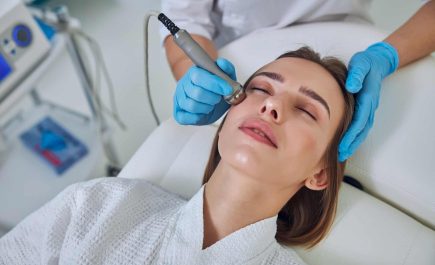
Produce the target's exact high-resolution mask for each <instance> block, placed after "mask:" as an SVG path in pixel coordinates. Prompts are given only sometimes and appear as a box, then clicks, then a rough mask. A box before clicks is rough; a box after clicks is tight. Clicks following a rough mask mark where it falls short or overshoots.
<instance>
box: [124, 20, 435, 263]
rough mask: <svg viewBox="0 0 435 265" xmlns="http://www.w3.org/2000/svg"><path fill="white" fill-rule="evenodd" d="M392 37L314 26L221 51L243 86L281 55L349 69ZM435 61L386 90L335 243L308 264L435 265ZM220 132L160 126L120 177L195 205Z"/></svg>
mask: <svg viewBox="0 0 435 265" xmlns="http://www.w3.org/2000/svg"><path fill="white" fill-rule="evenodd" d="M385 36H386V34H385V33H384V32H381V31H379V30H378V29H376V28H374V27H373V26H372V25H367V24H350V23H342V22H323V23H310V24H302V25H297V26H293V27H290V28H286V29H281V30H261V31H260V30H259V31H256V32H253V33H251V34H250V35H247V36H245V37H243V38H240V39H238V40H236V41H234V42H232V43H230V44H229V45H227V46H225V47H224V48H222V49H221V50H220V56H222V57H225V58H227V59H229V60H230V61H231V62H233V63H234V65H235V67H236V69H237V76H238V81H240V82H241V83H243V82H244V81H245V80H246V79H247V78H248V76H249V75H250V74H251V73H253V72H254V71H255V70H257V68H259V67H260V66H262V65H263V64H265V63H268V62H270V61H272V60H273V59H275V58H276V57H277V56H278V55H280V54H281V53H283V52H285V51H288V50H294V49H297V48H299V47H300V46H302V45H309V46H310V47H312V48H313V49H314V50H316V51H318V52H320V54H321V55H322V56H325V55H331V56H336V57H338V58H340V59H342V60H343V61H344V62H345V63H346V64H347V62H348V61H349V59H350V58H351V56H352V55H353V54H354V53H355V52H357V51H360V50H364V49H365V48H367V47H368V46H369V45H370V44H372V43H374V42H377V41H381V40H383V39H384V38H385ZM434 100H435V59H434V58H433V57H430V56H429V57H427V58H424V59H422V60H420V61H418V62H416V63H413V64H412V65H409V66H407V67H405V68H403V69H400V70H399V71H397V72H396V73H394V74H393V75H391V76H390V77H388V78H387V79H386V80H384V82H383V87H382V92H381V99H380V103H379V108H378V110H377V112H376V116H375V123H374V126H373V128H372V130H371V132H370V134H369V136H368V138H367V139H366V140H365V142H364V143H363V145H362V146H361V147H360V148H359V150H358V151H357V152H356V153H355V155H354V156H353V157H351V158H350V160H349V161H348V164H347V168H346V175H348V176H351V177H353V178H355V179H356V180H358V181H359V182H360V183H361V184H362V185H363V188H364V190H359V189H356V188H354V187H352V186H350V185H349V184H346V183H343V185H342V188H341V191H340V197H339V206H338V211H337V216H336V218H335V222H334V224H333V227H332V230H331V232H330V233H329V235H328V237H327V238H326V239H325V240H324V241H322V242H321V243H319V244H318V245H317V246H315V247H314V248H312V249H310V250H306V249H303V248H296V251H297V252H298V253H299V255H300V256H301V257H302V258H303V259H304V260H305V262H306V263H307V264H313V265H314V264H334V265H339V264H343V265H344V264H345V265H348V264H364V265H366V264H410V265H411V264H412V265H418V264H431V265H434V264H435V230H434V229H435V173H434V170H433V168H432V166H434V165H435V137H434V133H435V118H434V116H432V115H433V113H435V104H434V103H433V101H434ZM216 129H217V126H216V125H208V126H181V125H178V124H177V123H176V122H175V121H174V120H173V119H169V120H167V121H166V122H164V123H162V124H161V125H160V126H159V127H158V128H157V129H155V131H154V132H153V133H152V134H151V135H150V136H149V137H148V138H147V139H146V141H145V142H144V143H143V144H142V145H141V147H140V148H139V149H138V150H137V151H136V153H135V154H134V155H133V157H132V158H131V159H130V161H129V162H128V163H127V165H126V166H125V167H124V169H123V170H122V171H121V172H120V174H119V175H118V176H119V177H124V178H140V179H147V180H148V181H150V182H152V183H155V184H157V185H160V186H161V187H163V188H164V189H166V190H168V191H170V192H174V193H177V194H180V195H181V196H183V197H185V198H186V199H189V198H190V197H191V196H192V195H193V194H195V193H196V192H197V190H198V189H199V188H200V187H201V181H202V175H203V171H204V168H205V164H206V162H207V160H208V156H209V152H210V147H211V143H212V140H213V137H214V134H215V132H216Z"/></svg>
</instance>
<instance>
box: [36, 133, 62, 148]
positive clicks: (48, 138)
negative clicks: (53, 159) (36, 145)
mask: <svg viewBox="0 0 435 265" xmlns="http://www.w3.org/2000/svg"><path fill="white" fill-rule="evenodd" d="M65 147H66V143H65V140H64V139H63V138H62V136H60V135H57V134H56V133H54V132H52V131H44V132H42V136H41V148H42V150H46V149H49V150H52V151H60V150H63V149H64V148H65Z"/></svg>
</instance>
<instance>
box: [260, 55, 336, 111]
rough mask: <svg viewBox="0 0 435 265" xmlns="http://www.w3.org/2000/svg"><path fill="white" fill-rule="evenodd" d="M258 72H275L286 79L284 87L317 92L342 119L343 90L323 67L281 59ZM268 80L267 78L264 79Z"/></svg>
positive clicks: (305, 61)
mask: <svg viewBox="0 0 435 265" xmlns="http://www.w3.org/2000/svg"><path fill="white" fill-rule="evenodd" d="M258 72H275V73H279V74H280V75H282V76H283V77H284V82H283V86H284V87H285V88H286V89H288V90H295V91H296V90H298V89H299V87H300V86H306V87H308V88H309V89H311V90H313V91H315V92H316V93H317V94H319V95H320V96H321V97H322V98H324V99H325V101H326V102H327V103H328V105H329V107H330V109H331V114H332V113H334V112H335V113H336V114H338V116H340V117H341V113H342V111H341V110H343V109H344V99H343V95H342V92H341V88H340V86H339V85H338V83H337V81H336V80H335V79H334V77H333V76H332V75H331V74H330V73H329V72H328V71H327V70H326V69H325V68H323V66H321V65H319V64H317V63H315V62H312V61H309V60H306V59H301V58H291V57H288V58H281V59H278V60H275V61H273V62H271V63H269V64H267V65H265V66H263V67H262V68H261V69H260V70H258V71H257V73H258ZM262 78H267V77H262Z"/></svg>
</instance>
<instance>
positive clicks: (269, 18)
mask: <svg viewBox="0 0 435 265" xmlns="http://www.w3.org/2000/svg"><path fill="white" fill-rule="evenodd" d="M370 2H371V0H347V1H343V0H310V1H301V0H299V1H298V0H292V1H289V0H274V1H264V0H245V1H240V0H219V1H213V0H200V1H198V0H162V12H163V13H165V14H166V15H167V16H168V17H169V18H170V19H171V20H172V21H173V22H174V23H175V24H176V25H177V26H178V27H180V28H183V29H186V30H187V31H188V32H189V33H191V34H192V33H194V34H198V35H201V36H204V37H207V38H208V39H210V40H211V39H213V40H214V42H215V44H216V46H217V47H218V48H220V47H222V46H223V45H225V44H227V43H229V42H231V41H233V40H235V39H237V38H239V37H241V36H243V35H246V34H248V33H250V32H253V31H255V30H259V29H261V30H267V29H279V28H284V27H287V26H289V25H291V24H297V23H306V22H315V21H317V22H318V21H338V20H359V21H360V20H365V21H368V20H369V19H368V17H369V16H368V6H369V4H370ZM160 33H161V37H162V41H163V40H164V38H165V37H166V36H168V35H169V31H168V30H167V29H166V28H164V27H163V26H161V28H160Z"/></svg>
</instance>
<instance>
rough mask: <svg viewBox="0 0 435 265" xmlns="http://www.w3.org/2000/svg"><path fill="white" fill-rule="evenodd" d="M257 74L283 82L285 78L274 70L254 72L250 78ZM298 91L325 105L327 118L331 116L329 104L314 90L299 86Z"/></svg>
mask: <svg viewBox="0 0 435 265" xmlns="http://www.w3.org/2000/svg"><path fill="white" fill-rule="evenodd" d="M257 76H266V77H268V78H270V79H273V80H276V81H278V82H280V83H283V82H284V80H285V79H284V77H283V76H282V75H281V74H279V73H275V72H259V73H257V74H255V75H254V76H253V78H252V79H254V77H257ZM299 92H301V93H302V94H304V95H305V96H308V97H310V98H312V99H314V100H316V101H318V102H319V103H320V104H322V106H323V107H325V109H326V111H327V112H328V116H329V118H331V111H330V110H329V105H328V103H327V102H326V100H325V99H324V98H322V97H321V96H320V95H319V94H317V93H316V92H315V91H314V90H311V89H309V88H308V87H306V86H301V87H299Z"/></svg>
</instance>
